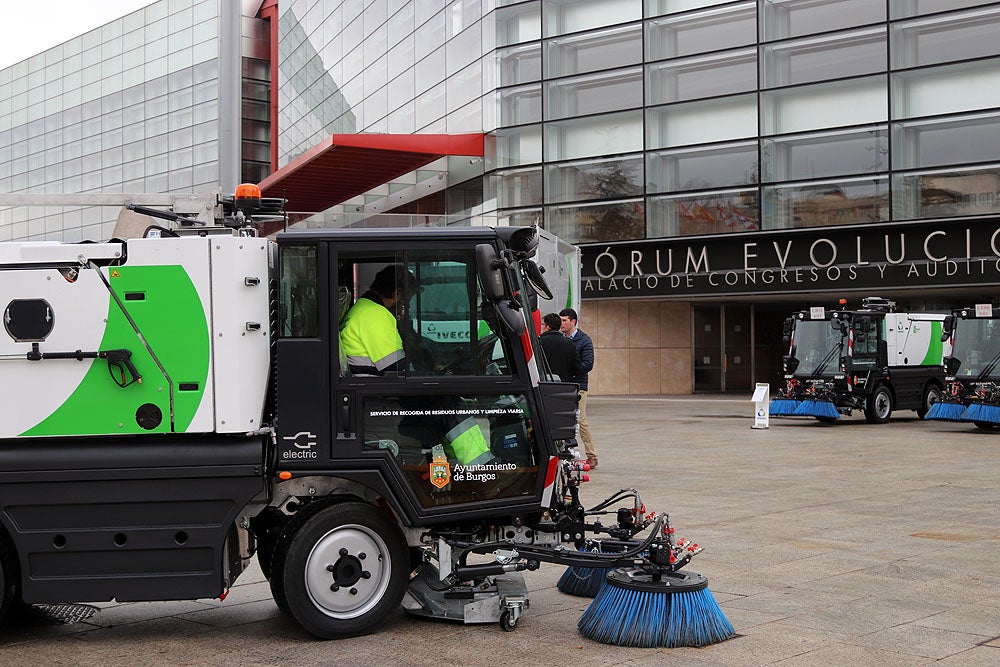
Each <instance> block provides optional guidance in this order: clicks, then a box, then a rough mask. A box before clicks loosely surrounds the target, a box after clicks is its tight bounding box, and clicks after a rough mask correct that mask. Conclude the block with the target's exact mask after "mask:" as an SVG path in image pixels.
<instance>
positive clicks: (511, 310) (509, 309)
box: [496, 301, 528, 336]
mask: <svg viewBox="0 0 1000 667" xmlns="http://www.w3.org/2000/svg"><path fill="white" fill-rule="evenodd" d="M496 312H497V314H498V315H499V316H500V321H501V322H503V325H504V326H505V327H507V329H508V330H509V331H510V332H511V333H512V334H514V335H515V336H520V335H521V334H523V333H524V332H525V331H527V330H528V323H527V322H525V321H524V315H522V314H521V309H520V308H519V307H518V305H517V302H516V301H508V302H506V303H498V304H497V306H496Z"/></svg>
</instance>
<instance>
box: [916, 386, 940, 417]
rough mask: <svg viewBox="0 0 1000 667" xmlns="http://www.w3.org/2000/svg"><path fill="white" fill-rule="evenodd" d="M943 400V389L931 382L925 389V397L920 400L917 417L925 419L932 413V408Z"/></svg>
mask: <svg viewBox="0 0 1000 667" xmlns="http://www.w3.org/2000/svg"><path fill="white" fill-rule="evenodd" d="M940 400H941V387H939V386H938V385H936V384H934V383H933V382H931V383H930V384H928V385H927V386H926V387H924V395H923V397H922V398H921V399H920V407H919V408H917V416H918V417H920V418H921V419H923V418H924V417H926V416H927V413H928V412H930V410H931V406H932V405H934V404H935V403H937V402H938V401H940Z"/></svg>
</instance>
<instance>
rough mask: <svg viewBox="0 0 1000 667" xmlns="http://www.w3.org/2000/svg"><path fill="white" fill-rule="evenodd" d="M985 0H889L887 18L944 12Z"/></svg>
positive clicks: (983, 3) (974, 4)
mask: <svg viewBox="0 0 1000 667" xmlns="http://www.w3.org/2000/svg"><path fill="white" fill-rule="evenodd" d="M985 4H987V0H890V1H889V18H893V19H899V18H906V17H908V16H920V15H921V14H932V13H934V12H945V11H948V10H949V9H960V8H962V7H975V6H977V5H985Z"/></svg>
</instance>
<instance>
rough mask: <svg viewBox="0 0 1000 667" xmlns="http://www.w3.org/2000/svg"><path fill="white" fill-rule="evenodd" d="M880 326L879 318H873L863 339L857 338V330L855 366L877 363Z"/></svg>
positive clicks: (867, 366) (858, 367) (864, 366)
mask: <svg viewBox="0 0 1000 667" xmlns="http://www.w3.org/2000/svg"><path fill="white" fill-rule="evenodd" d="M878 326H879V320H877V319H873V320H871V321H870V324H869V326H868V330H867V331H866V332H865V336H864V338H865V339H864V340H863V341H859V340H857V331H855V341H854V358H853V366H854V368H856V369H860V368H870V367H872V366H874V365H875V357H876V355H877V353H878V339H879V336H878Z"/></svg>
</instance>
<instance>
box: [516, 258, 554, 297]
mask: <svg viewBox="0 0 1000 667" xmlns="http://www.w3.org/2000/svg"><path fill="white" fill-rule="evenodd" d="M521 266H522V267H524V277H525V278H526V279H527V280H528V283H529V284H530V285H531V286H532V287H534V288H535V292H537V293H538V295H539V296H540V297H542V298H543V299H547V300H549V301H551V300H552V299H553V298H554V297H553V295H552V290H551V289H549V284H548V283H547V282H545V277H544V276H543V275H542V272H543V271H544V269H542V268H539V266H538V265H537V264H535V260H533V259H528V260H525V261H524V262H521Z"/></svg>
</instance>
